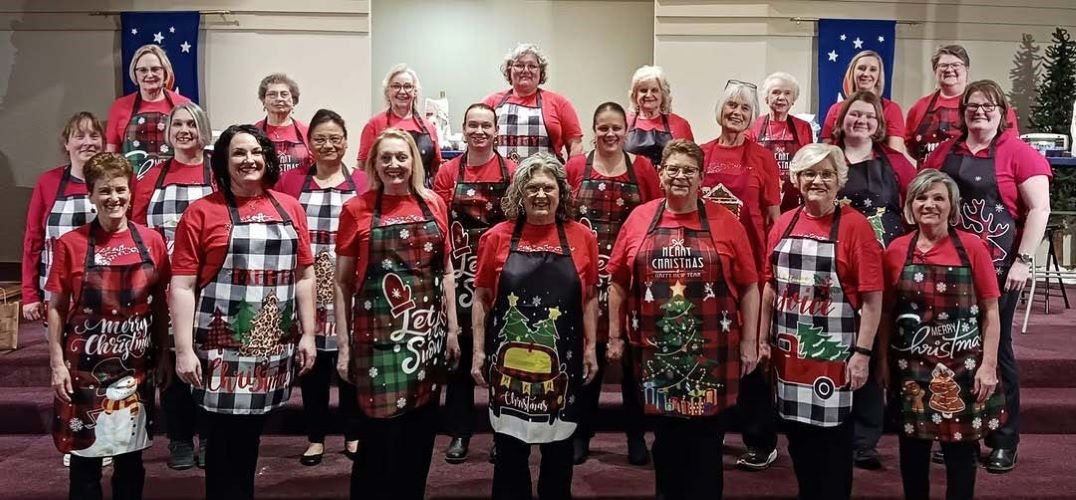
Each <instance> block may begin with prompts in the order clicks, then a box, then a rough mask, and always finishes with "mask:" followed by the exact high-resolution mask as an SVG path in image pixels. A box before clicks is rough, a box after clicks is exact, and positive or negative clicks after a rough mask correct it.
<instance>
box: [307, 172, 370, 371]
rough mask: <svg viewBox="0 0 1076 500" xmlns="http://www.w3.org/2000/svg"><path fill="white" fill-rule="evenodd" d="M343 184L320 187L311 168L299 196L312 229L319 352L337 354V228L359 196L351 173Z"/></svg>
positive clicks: (315, 315)
mask: <svg viewBox="0 0 1076 500" xmlns="http://www.w3.org/2000/svg"><path fill="white" fill-rule="evenodd" d="M342 170H343V173H344V181H345V182H346V183H347V185H346V186H344V187H343V188H340V187H320V186H318V185H317V183H315V182H314V174H316V173H317V166H316V165H315V166H311V167H310V172H308V173H307V174H306V180H305V181H303V188H302V190H301V191H300V192H299V203H300V204H301V205H302V206H303V208H304V209H306V226H307V227H308V228H310V250H311V252H312V253H313V254H314V308H315V309H314V319H315V325H316V327H317V329H316V330H315V331H314V333H315V334H316V336H315V337H314V341H315V342H316V345H317V349H318V350H319V351H336V316H335V315H334V314H335V313H334V309H333V293H334V290H335V287H336V285H335V281H334V280H335V276H336V228H337V226H338V225H339V221H340V210H341V209H342V208H343V206H344V203H346V202H347V200H350V199H351V198H352V197H354V196H355V194H356V193H358V188H357V187H356V186H355V180H354V179H352V178H351V171H349V170H348V169H347V167H342Z"/></svg>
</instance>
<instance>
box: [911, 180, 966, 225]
mask: <svg viewBox="0 0 1076 500" xmlns="http://www.w3.org/2000/svg"><path fill="white" fill-rule="evenodd" d="M939 182H940V183H942V184H943V185H944V186H945V190H946V191H947V192H948V193H949V223H950V224H956V223H958V222H960V187H959V186H957V184H956V181H954V180H953V178H952V177H949V174H947V173H945V172H942V171H941V170H937V169H933V168H924V169H923V170H920V171H919V173H918V174H917V175H916V176H915V178H913V179H912V182H910V183H908V194H907V195H906V196H905V197H904V220H905V221H907V222H908V224H915V223H916V222H915V216H914V215H913V214H912V202H913V201H915V199H916V198H918V197H919V195H921V194H923V193H925V192H927V191H929V190H930V189H931V188H933V187H934V185H935V184H937V183H939Z"/></svg>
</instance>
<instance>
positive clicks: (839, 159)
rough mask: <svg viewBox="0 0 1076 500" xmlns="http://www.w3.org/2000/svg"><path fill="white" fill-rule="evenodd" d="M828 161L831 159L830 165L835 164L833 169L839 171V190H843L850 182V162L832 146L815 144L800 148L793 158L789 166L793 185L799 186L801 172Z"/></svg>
mask: <svg viewBox="0 0 1076 500" xmlns="http://www.w3.org/2000/svg"><path fill="white" fill-rule="evenodd" d="M826 159H829V161H830V163H832V164H833V168H835V169H836V170H837V189H840V188H843V187H844V184H845V183H846V182H848V162H846V161H845V160H844V151H842V150H841V148H839V147H837V146H834V145H832V144H824V143H821V142H815V143H811V144H808V145H806V146H804V147H802V148H800V150H799V151H796V156H793V157H792V162H791V163H790V164H789V166H788V176H789V177H790V178H791V180H792V182H793V183H795V184H799V175H800V172H803V171H804V170H807V169H809V168H811V167H813V166H815V165H818V164H819V163H822V162H823V161H825V160H826Z"/></svg>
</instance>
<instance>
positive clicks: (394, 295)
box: [392, 288, 401, 299]
mask: <svg viewBox="0 0 1076 500" xmlns="http://www.w3.org/2000/svg"><path fill="white" fill-rule="evenodd" d="M400 295H401V293H400V289H399V288H397V289H395V290H393V291H392V298H394V299H398V298H400Z"/></svg>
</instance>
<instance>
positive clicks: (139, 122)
mask: <svg viewBox="0 0 1076 500" xmlns="http://www.w3.org/2000/svg"><path fill="white" fill-rule="evenodd" d="M144 123H146V117H144V116H139V117H138V124H139V125H142V124H144ZM137 145H138V141H135V146H137Z"/></svg>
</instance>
